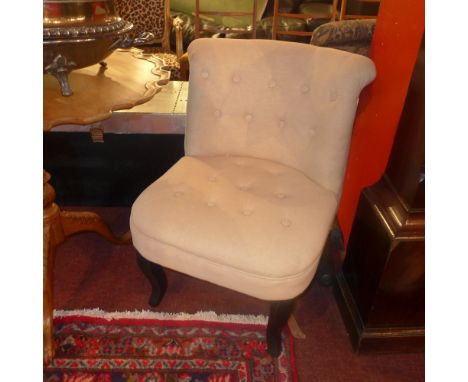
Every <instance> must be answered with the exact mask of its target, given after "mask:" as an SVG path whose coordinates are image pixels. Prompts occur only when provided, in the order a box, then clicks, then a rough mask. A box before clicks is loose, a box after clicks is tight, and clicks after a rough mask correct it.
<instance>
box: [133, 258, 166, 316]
mask: <svg viewBox="0 0 468 382" xmlns="http://www.w3.org/2000/svg"><path fill="white" fill-rule="evenodd" d="M136 259H137V263H138V266H139V267H140V269H141V271H142V272H143V274H144V275H145V276H146V278H147V279H148V281H149V282H150V283H151V296H150V299H149V304H150V305H151V306H152V307H157V306H158V305H159V303H160V302H161V300H162V298H163V297H164V294H165V293H166V289H167V278H166V274H165V273H164V269H163V268H162V267H161V266H160V265H159V264H155V263H152V262H151V261H149V260H146V259H145V258H144V257H143V256H142V255H141V254H140V253H139V252H138V251H136Z"/></svg>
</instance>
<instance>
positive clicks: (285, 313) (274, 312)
mask: <svg viewBox="0 0 468 382" xmlns="http://www.w3.org/2000/svg"><path fill="white" fill-rule="evenodd" d="M293 307H294V300H285V301H272V302H271V304H270V315H269V317H268V326H267V346H268V354H270V355H271V356H272V357H278V356H279V354H280V353H281V330H282V329H283V327H284V325H286V323H287V322H288V319H289V316H290V315H291V313H292V311H293Z"/></svg>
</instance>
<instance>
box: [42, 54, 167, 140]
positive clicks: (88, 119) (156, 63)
mask: <svg viewBox="0 0 468 382" xmlns="http://www.w3.org/2000/svg"><path fill="white" fill-rule="evenodd" d="M125 53H128V54H129V55H131V57H132V58H135V59H138V60H143V61H146V62H149V63H151V64H153V67H152V69H151V70H150V72H151V74H152V75H154V76H156V78H154V79H151V80H149V81H146V82H145V84H144V87H145V92H144V94H142V95H141V97H139V98H137V99H135V100H133V101H129V100H126V101H122V102H121V103H118V104H113V105H109V107H108V108H105V110H100V111H99V112H94V113H92V114H89V115H85V116H83V115H82V116H76V115H69V116H65V117H62V118H57V117H54V118H47V116H46V114H47V113H46V111H44V120H43V131H44V132H47V131H49V130H50V129H52V128H53V127H55V126H59V125H64V124H76V125H89V124H93V123H96V122H99V121H103V120H105V119H108V118H110V117H111V115H112V112H114V111H117V110H123V109H131V108H132V107H135V106H137V105H140V104H142V103H145V102H148V101H149V100H150V99H152V98H153V97H154V96H155V95H156V94H157V93H158V92H159V91H160V90H161V88H162V86H164V85H166V84H167V83H168V82H169V80H170V76H171V74H170V71H168V70H166V69H164V68H163V67H164V66H165V63H164V61H163V60H161V59H160V58H158V57H156V56H155V55H153V54H151V53H144V51H143V50H141V49H137V48H131V49H117V50H116V51H115V52H114V53H113V54H112V55H111V56H109V58H108V59H109V60H112V58H113V56H115V55H118V54H125ZM93 68H98V70H97V73H96V77H97V76H98V75H101V74H103V73H105V71H106V68H107V65H106V66H102V65H100V64H96V65H92V66H89V67H86V68H83V69H80V70H77V71H75V72H72V74H71V75H72V76H73V75H75V74H77V73H83V72H86V73H88V74H89V72H91V71H92V70H93ZM58 93H59V88H58V87H57V95H58ZM72 97H73V96H72ZM59 99H62V100H63V97H62V98H59ZM70 99H72V98H70ZM65 100H67V98H66V99H65ZM45 103H46V102H44V109H45V108H46V106H45Z"/></svg>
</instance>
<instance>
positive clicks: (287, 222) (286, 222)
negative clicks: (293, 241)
mask: <svg viewBox="0 0 468 382" xmlns="http://www.w3.org/2000/svg"><path fill="white" fill-rule="evenodd" d="M281 224H282V225H283V227H290V226H291V220H289V219H281Z"/></svg>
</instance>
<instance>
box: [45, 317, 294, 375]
mask: <svg viewBox="0 0 468 382" xmlns="http://www.w3.org/2000/svg"><path fill="white" fill-rule="evenodd" d="M54 328H55V339H56V355H55V358H54V359H53V360H52V362H51V363H50V364H49V365H48V366H47V367H46V368H44V381H46V382H52V381H53V382H55V381H66V382H95V381H96V382H123V381H125V382H137V381H138V382H150V381H151V382H160V381H164V382H176V381H177V382H268V381H297V374H296V369H295V359H294V351H293V339H292V336H291V335H290V334H289V333H288V332H287V330H285V331H284V333H283V351H282V353H281V355H280V356H279V357H278V358H277V359H272V358H271V357H270V356H269V355H268V354H267V352H266V341H265V326H264V325H261V324H250V323H249V324H245V323H230V322H213V321H194V320H173V319H170V320H158V319H140V318H138V319H135V318H119V319H111V320H109V319H106V318H101V317H90V316H65V317H57V318H55V319H54Z"/></svg>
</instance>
